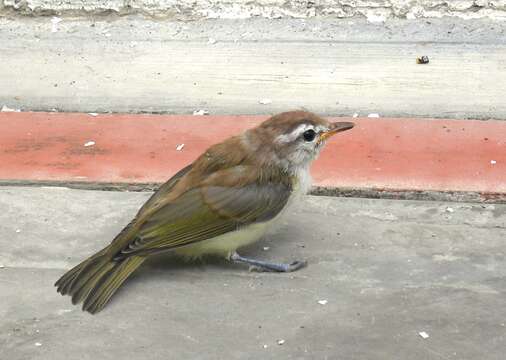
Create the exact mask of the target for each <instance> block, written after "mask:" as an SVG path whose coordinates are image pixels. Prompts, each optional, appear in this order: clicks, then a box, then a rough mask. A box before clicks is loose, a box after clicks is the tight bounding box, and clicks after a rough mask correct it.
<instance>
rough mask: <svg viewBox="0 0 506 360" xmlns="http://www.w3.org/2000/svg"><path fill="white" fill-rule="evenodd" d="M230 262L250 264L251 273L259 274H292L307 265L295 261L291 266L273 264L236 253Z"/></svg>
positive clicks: (231, 256) (230, 258)
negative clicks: (256, 272)
mask: <svg viewBox="0 0 506 360" xmlns="http://www.w3.org/2000/svg"><path fill="white" fill-rule="evenodd" d="M229 260H230V261H233V262H236V263H243V264H248V265H250V267H249V270H250V271H258V272H265V271H270V272H292V271H296V270H299V269H301V268H303V267H304V266H306V265H307V263H306V262H305V261H294V262H292V263H291V264H284V263H271V262H268V261H263V260H256V259H250V258H246V257H243V256H241V255H239V254H238V253H236V252H234V253H233V254H232V255H230V257H229Z"/></svg>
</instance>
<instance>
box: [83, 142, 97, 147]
mask: <svg viewBox="0 0 506 360" xmlns="http://www.w3.org/2000/svg"><path fill="white" fill-rule="evenodd" d="M93 145H95V142H94V141H88V142H86V143H84V146H86V147H88V146H93Z"/></svg>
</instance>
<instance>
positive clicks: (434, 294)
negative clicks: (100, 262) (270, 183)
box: [0, 187, 506, 360]
mask: <svg viewBox="0 0 506 360" xmlns="http://www.w3.org/2000/svg"><path fill="white" fill-rule="evenodd" d="M148 196H149V194H148V193H124V192H100V191H85V190H70V189H63V188H28V187H25V188H23V187H2V188H0V208H1V209H2V210H3V211H2V212H1V214H0V233H1V234H2V235H1V236H0V247H1V249H2V251H1V252H0V265H1V266H2V267H0V319H1V320H0V349H1V356H0V357H1V358H2V359H9V360H18V359H66V360H68V359H120V358H125V359H126V358H129V359H135V358H137V359H140V358H142V359H223V358H229V359H250V358H251V359H253V358H254V359H303V358H304V359H415V360H421V359H497V360H499V359H504V353H505V351H506V298H505V295H506V280H505V276H506V257H505V254H506V244H505V240H506V205H491V204H490V205H483V204H471V203H458V204H457V203H444V202H421V201H390V200H367V199H351V198H346V199H344V198H328V197H310V196H308V197H307V198H306V199H305V200H304V202H303V203H302V204H301V205H300V206H299V207H298V208H296V209H294V210H293V211H292V212H290V213H288V214H287V215H286V217H285V218H284V219H283V221H282V222H281V224H280V227H279V228H278V229H277V230H276V231H275V232H273V234H271V235H270V236H268V237H266V238H265V239H264V240H262V241H261V242H259V243H257V244H255V245H254V246H252V247H251V248H249V249H246V250H245V251H244V252H243V253H244V254H248V255H252V256H257V257H261V258H264V259H279V260H285V261H289V260H293V259H306V260H308V262H309V265H308V267H307V268H305V269H303V270H301V271H298V272H296V273H293V274H269V273H250V272H248V271H247V270H246V269H245V268H243V267H242V266H238V265H231V264H228V263H226V262H224V261H220V260H208V261H206V262H205V263H198V264H188V263H182V262H180V261H175V260H174V259H171V258H170V257H168V256H163V257H159V258H157V259H154V260H153V261H152V262H150V263H148V264H146V266H144V267H143V268H142V269H140V270H139V272H138V273H136V274H135V275H134V276H133V277H132V278H131V279H129V281H127V283H126V284H125V285H124V287H123V288H122V289H121V290H120V291H119V292H118V293H117V294H116V296H115V297H114V298H113V300H112V302H111V303H110V304H109V306H108V307H106V309H105V310H104V311H103V312H101V313H99V314H98V315H95V316H91V315H89V314H87V313H83V312H82V311H81V310H80V309H79V308H78V307H75V306H72V305H71V304H70V301H69V298H68V297H61V296H60V295H58V294H57V293H56V291H55V289H54V288H53V283H54V281H55V280H56V279H57V278H58V277H59V276H60V275H61V274H62V273H63V272H64V271H65V270H66V269H68V268H69V267H71V266H72V265H74V264H76V263H78V262H79V261H80V260H82V259H83V258H84V257H86V256H87V255H89V254H91V253H92V252H94V251H95V250H98V249H99V248H101V247H102V246H103V245H105V244H107V243H108V242H109V241H110V239H111V238H112V236H113V235H114V234H115V233H116V232H117V231H118V230H120V229H121V227H122V226H123V225H124V224H126V222H127V221H128V220H129V219H130V217H131V216H132V215H133V214H134V213H135V212H136V209H137V208H138V207H139V206H140V205H141V204H142V203H143V202H144V201H145V200H146V198H147V197H148ZM264 247H268V248H269V249H268V250H264ZM321 300H326V301H327V303H326V304H325V305H322V304H320V303H319V301H321ZM423 331H424V332H426V333H427V334H428V335H429V337H428V338H426V339H423V338H422V337H421V336H420V335H419V333H420V332H423ZM280 340H284V343H283V344H282V345H279V344H278V342H279V341H280Z"/></svg>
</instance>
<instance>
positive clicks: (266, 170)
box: [55, 110, 354, 314]
mask: <svg viewBox="0 0 506 360" xmlns="http://www.w3.org/2000/svg"><path fill="white" fill-rule="evenodd" d="M353 126H354V124H353V123H351V122H329V121H328V120H326V119H324V118H322V117H320V116H318V115H316V114H314V113H311V112H308V111H303V110H295V111H288V112H283V113H280V114H277V115H274V116H272V117H270V118H268V119H267V120H265V121H264V122H262V123H261V124H260V125H258V126H257V127H254V128H251V129H248V130H246V131H245V132H243V133H242V134H239V135H236V136H232V137H230V138H228V139H226V140H225V141H223V142H221V143H218V144H215V145H212V146H211V147H209V148H208V149H207V150H206V151H205V152H204V153H203V154H201V155H200V156H199V157H198V158H197V159H196V160H195V161H193V162H192V163H191V164H190V165H188V166H186V167H184V168H183V169H181V170H180V171H179V172H177V173H176V174H175V175H174V176H172V178H170V179H169V180H168V181H167V182H166V183H164V184H163V185H161V187H160V188H159V189H158V190H157V191H156V192H155V193H154V194H153V195H152V196H151V197H150V198H149V199H148V200H147V202H146V203H145V204H144V205H142V207H141V208H140V209H139V211H138V212H137V214H136V216H135V217H134V218H133V220H132V221H130V223H128V225H126V226H125V227H124V228H123V230H121V231H120V232H119V233H118V234H117V235H116V237H114V239H113V240H112V241H111V243H110V244H109V245H107V246H106V247H105V248H103V249H102V250H100V251H98V252H97V253H96V254H94V255H92V256H91V257H89V258H87V259H86V260H84V261H83V262H81V263H80V264H78V265H77V266H75V267H73V268H72V269H71V270H69V271H68V272H66V273H65V274H64V275H63V276H62V277H61V278H60V279H59V280H58V281H56V283H55V286H56V287H57V291H58V292H59V293H60V294H62V295H69V296H71V298H72V303H73V304H74V305H76V304H79V303H81V302H82V303H83V304H82V309H83V310H84V311H87V312H89V313H91V314H95V313H97V312H99V311H100V310H102V309H103V308H104V306H105V305H106V304H107V303H108V302H109V300H110V298H111V297H112V295H113V294H114V293H115V292H116V290H117V289H118V288H119V287H120V286H121V285H122V284H123V282H124V281H125V280H126V279H127V278H128V277H129V276H130V275H131V274H132V273H133V272H134V271H135V270H136V269H137V268H138V267H139V266H140V265H141V264H142V263H143V262H144V261H145V260H146V259H147V258H149V257H150V256H151V255H154V254H159V253H163V252H171V253H173V254H175V255H177V256H182V257H184V258H186V259H198V258H201V257H203V256H208V255H214V256H222V257H224V258H226V259H228V260H229V261H231V262H234V263H243V264H245V265H249V266H252V267H255V268H256V269H258V270H264V271H273V272H291V271H295V270H298V269H300V268H302V267H304V266H305V265H306V263H305V262H304V261H294V262H292V263H276V262H267V261H263V260H258V259H253V258H248V257H244V256H241V255H240V254H239V253H238V252H237V250H238V249H240V248H242V247H244V246H245V245H248V244H251V243H253V242H254V241H257V240H259V239H260V238H261V237H262V236H263V235H264V234H265V232H266V230H267V229H268V228H269V227H270V226H272V224H273V223H274V222H275V221H276V219H278V218H279V217H280V215H281V214H282V213H283V212H284V211H285V210H286V209H287V208H289V206H290V204H292V203H294V201H296V199H299V198H300V195H302V194H305V193H306V192H307V191H308V190H309V188H310V185H311V177H310V172H309V167H310V164H311V163H312V161H313V160H315V159H316V158H317V156H318V154H319V153H320V150H321V149H322V148H323V146H324V145H325V143H326V142H327V140H328V139H329V138H330V137H331V136H332V135H334V134H337V133H339V132H342V131H345V130H349V129H351V128H353Z"/></svg>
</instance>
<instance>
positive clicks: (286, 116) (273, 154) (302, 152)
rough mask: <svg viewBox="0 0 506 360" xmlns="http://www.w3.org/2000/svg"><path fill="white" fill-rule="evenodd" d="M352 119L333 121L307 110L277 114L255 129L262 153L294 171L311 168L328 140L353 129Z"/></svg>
mask: <svg viewBox="0 0 506 360" xmlns="http://www.w3.org/2000/svg"><path fill="white" fill-rule="evenodd" d="M353 126H354V124H353V123H351V122H334V123H331V122H329V121H327V120H325V119H323V118H321V117H319V116H318V115H316V114H313V113H310V112H307V111H289V112H284V113H281V114H278V115H275V116H273V117H271V118H269V119H268V120H266V121H264V122H263V123H262V124H261V125H260V126H258V127H257V128H255V129H252V130H251V135H250V138H251V137H253V138H254V140H255V143H256V144H257V148H258V155H259V156H264V157H266V159H265V161H268V162H271V163H274V164H276V165H278V166H282V167H283V168H285V169H286V170H288V171H290V172H294V171H297V170H298V169H300V168H307V167H308V166H309V165H310V163H311V162H312V161H313V160H314V159H316V157H317V156H318V154H319V153H320V150H321V149H322V147H323V146H324V145H325V143H326V141H327V139H329V138H330V137H331V136H332V135H334V134H337V133H338V132H341V131H345V130H348V129H351V128H352V127H353Z"/></svg>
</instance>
